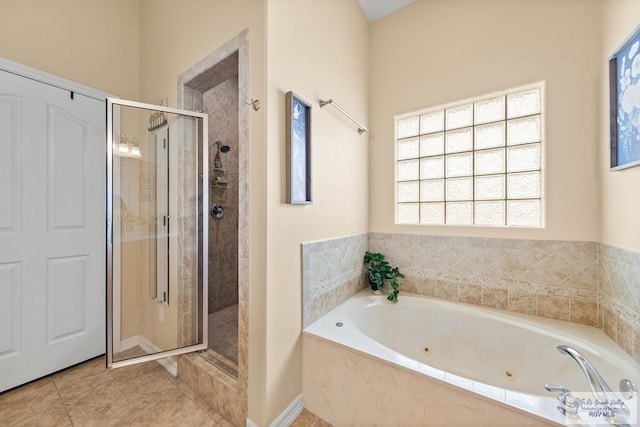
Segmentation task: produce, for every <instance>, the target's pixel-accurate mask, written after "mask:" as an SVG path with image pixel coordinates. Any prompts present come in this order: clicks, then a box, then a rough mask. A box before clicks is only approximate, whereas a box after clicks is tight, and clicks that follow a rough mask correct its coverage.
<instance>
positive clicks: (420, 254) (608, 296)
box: [302, 233, 640, 362]
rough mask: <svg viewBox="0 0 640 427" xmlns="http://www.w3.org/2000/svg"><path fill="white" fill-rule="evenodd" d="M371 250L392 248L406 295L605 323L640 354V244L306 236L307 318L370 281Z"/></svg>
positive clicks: (627, 348) (624, 344)
mask: <svg viewBox="0 0 640 427" xmlns="http://www.w3.org/2000/svg"><path fill="white" fill-rule="evenodd" d="M367 250H369V251H372V252H382V253H384V254H385V256H386V257H387V259H388V260H389V262H390V263H391V264H392V265H397V266H399V267H400V271H402V272H403V273H404V274H405V275H406V278H405V279H403V280H402V281H401V286H400V291H401V293H400V297H402V291H405V292H413V293H417V294H422V295H427V296H432V297H436V298H442V299H447V300H453V301H459V302H464V303H468V304H475V305H480V306H484V307H490V308H497V309H502V310H508V311H514V312H518V313H524V314H531V315H537V316H542V317H548V318H554V319H560V320H567V321H571V322H576V323H581V324H585V325H589V326H597V327H598V328H600V329H601V330H603V331H604V332H605V333H606V334H607V335H608V336H610V337H611V338H612V339H613V340H614V341H616V342H617V343H618V345H620V346H621V347H622V348H623V349H624V350H625V351H626V352H627V353H628V354H630V355H631V356H632V357H633V358H634V359H635V360H636V361H638V362H640V251H637V250H630V249H624V248H619V247H615V246H610V245H606V244H602V243H597V242H571V241H556V240H548V241H547V240H526V239H493V238H472V237H451V236H428V235H408V234H387V233H369V234H361V235H357V236H351V237H343V238H337V239H329V240H324V241H319V242H310V243H305V244H303V245H302V254H303V257H302V258H303V265H302V270H303V283H302V288H303V290H302V295H303V327H307V326H309V325H310V324H311V323H313V322H314V321H315V320H317V319H318V318H320V317H322V315H324V314H326V313H328V312H329V311H331V310H332V309H333V308H335V307H336V306H338V305H339V304H340V303H342V302H343V301H345V300H346V299H348V298H349V297H350V296H352V295H354V294H355V293H357V292H358V291H359V290H360V289H362V288H364V287H366V286H367V285H366V280H365V279H366V276H365V273H364V269H361V267H362V265H361V263H362V257H363V256H364V253H365V251H367ZM343 263H344V264H343ZM331 265H334V266H335V265H338V266H339V268H338V269H335V268H332V267H331ZM358 271H359V272H358Z"/></svg>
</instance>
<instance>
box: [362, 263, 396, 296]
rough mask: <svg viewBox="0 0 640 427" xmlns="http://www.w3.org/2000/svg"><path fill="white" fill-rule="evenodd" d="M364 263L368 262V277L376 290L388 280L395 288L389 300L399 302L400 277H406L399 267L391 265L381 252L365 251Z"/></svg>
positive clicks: (370, 284) (390, 293)
mask: <svg viewBox="0 0 640 427" xmlns="http://www.w3.org/2000/svg"><path fill="white" fill-rule="evenodd" d="M364 263H365V264H367V279H368V280H369V286H371V289H373V290H374V291H379V290H380V289H381V288H382V285H384V281H385V280H388V281H389V284H390V285H391V287H392V288H393V289H392V290H391V291H390V292H389V295H388V296H387V299H388V300H389V301H393V302H398V293H399V292H400V291H399V290H398V288H399V287H400V284H399V283H398V279H404V274H402V273H400V270H399V269H398V267H393V266H391V265H389V262H388V261H387V260H385V259H384V255H382V254H381V253H372V252H369V251H367V252H365V254H364Z"/></svg>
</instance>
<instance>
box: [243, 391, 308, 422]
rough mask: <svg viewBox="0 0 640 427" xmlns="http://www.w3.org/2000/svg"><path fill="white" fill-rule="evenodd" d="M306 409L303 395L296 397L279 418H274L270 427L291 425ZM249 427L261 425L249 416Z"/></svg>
mask: <svg viewBox="0 0 640 427" xmlns="http://www.w3.org/2000/svg"><path fill="white" fill-rule="evenodd" d="M303 410H304V402H303V400H302V395H300V396H298V397H296V398H295V399H294V400H293V402H291V403H290V404H289V406H287V407H286V408H285V409H284V411H282V413H281V414H280V415H278V418H276V419H275V420H273V422H272V423H271V424H269V427H289V426H290V425H291V424H293V422H294V421H295V420H296V418H298V416H299V415H300V414H301V413H302V411H303ZM247 427H259V426H258V424H256V423H254V422H253V421H251V419H250V418H247Z"/></svg>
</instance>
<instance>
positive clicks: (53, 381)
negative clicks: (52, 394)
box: [51, 377, 75, 427]
mask: <svg viewBox="0 0 640 427" xmlns="http://www.w3.org/2000/svg"><path fill="white" fill-rule="evenodd" d="M51 382H52V383H53V386H54V387H55V389H56V393H58V398H59V399H60V403H62V408H64V413H65V414H67V418H68V419H69V422H70V423H71V426H72V427H73V426H75V424H74V423H73V419H72V418H71V414H70V413H69V410H68V409H67V402H65V400H64V399H63V398H62V393H60V389H59V388H58V383H56V379H55V377H51Z"/></svg>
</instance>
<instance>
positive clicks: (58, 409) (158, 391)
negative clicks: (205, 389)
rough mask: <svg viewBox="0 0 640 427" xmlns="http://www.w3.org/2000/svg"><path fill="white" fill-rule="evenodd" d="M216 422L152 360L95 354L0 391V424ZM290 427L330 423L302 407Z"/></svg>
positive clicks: (225, 426)
mask: <svg viewBox="0 0 640 427" xmlns="http://www.w3.org/2000/svg"><path fill="white" fill-rule="evenodd" d="M115 425H119V426H167V427H169V426H181V427H182V426H213V427H216V426H220V427H232V424H231V423H229V422H228V421H226V420H225V419H224V418H223V417H222V416H221V415H220V414H218V413H217V412H215V411H214V410H213V409H212V408H211V407H210V406H209V405H208V404H207V403H206V402H204V401H202V400H201V399H199V398H198V397H197V396H196V395H195V393H194V392H193V391H192V390H191V389H190V388H189V387H187V386H186V385H184V384H183V383H182V382H180V380H179V379H178V378H176V377H174V376H172V375H171V374H169V373H168V372H167V371H166V370H165V369H164V368H163V367H162V366H160V365H159V364H158V363H156V362H147V363H143V364H140V365H134V366H129V367H126V368H119V369H114V370H112V371H107V370H106V369H105V362H104V357H102V356H101V357H97V358H95V359H91V360H89V361H87V362H84V363H81V364H79V365H76V366H74V367H71V368H68V369H65V370H63V371H60V372H57V373H55V374H52V375H49V376H47V377H45V378H42V379H40V380H37V381H34V382H31V383H29V384H26V385H24V386H21V387H17V388H15V389H13V390H9V391H6V392H4V393H0V426H30V427H31V426H51V427H54V426H55V427H59V426H74V427H82V426H115ZM292 426H293V427H330V424H328V423H326V422H325V421H324V420H321V419H320V418H318V417H316V416H315V415H314V414H312V413H311V412H309V411H306V410H305V411H303V412H302V414H300V416H299V417H298V418H297V419H296V420H295V421H294V423H293V424H292Z"/></svg>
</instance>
